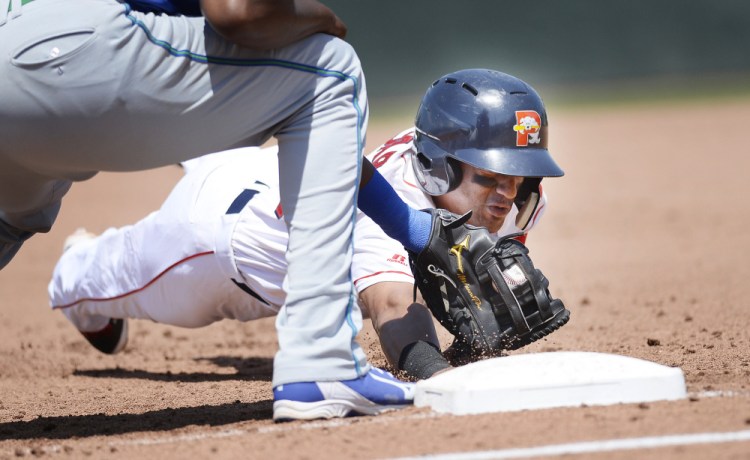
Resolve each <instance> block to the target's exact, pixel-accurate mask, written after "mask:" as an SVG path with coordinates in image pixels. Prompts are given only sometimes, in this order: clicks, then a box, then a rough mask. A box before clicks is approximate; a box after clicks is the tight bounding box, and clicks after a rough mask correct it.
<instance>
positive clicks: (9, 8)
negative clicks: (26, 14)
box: [0, 0, 21, 26]
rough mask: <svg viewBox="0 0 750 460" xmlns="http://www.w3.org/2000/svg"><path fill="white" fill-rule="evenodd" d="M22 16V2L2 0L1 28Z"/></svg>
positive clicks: (0, 2)
mask: <svg viewBox="0 0 750 460" xmlns="http://www.w3.org/2000/svg"><path fill="white" fill-rule="evenodd" d="M20 15H21V0H0V26H3V25H5V23H6V22H8V17H10V18H11V19H15V18H17V17H18V16H20Z"/></svg>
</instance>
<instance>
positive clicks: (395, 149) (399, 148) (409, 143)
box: [367, 127, 414, 167]
mask: <svg viewBox="0 0 750 460" xmlns="http://www.w3.org/2000/svg"><path fill="white" fill-rule="evenodd" d="M413 141H414V127H411V128H407V129H405V130H403V131H401V132H400V133H398V134H396V135H395V136H393V137H391V138H390V139H388V140H387V141H385V142H384V143H383V144H381V145H379V146H378V147H377V148H375V149H374V150H373V151H371V152H370V153H368V154H367V158H368V159H369V160H370V161H372V162H373V164H374V162H375V161H378V159H380V160H379V161H383V160H382V159H383V158H385V157H386V155H384V154H386V153H388V152H390V153H388V155H387V157H388V158H390V156H392V155H394V154H396V153H403V152H405V151H408V150H410V149H411V148H412V147H413V146H414V143H413ZM388 158H385V161H387V159H388ZM375 166H376V167H377V165H375Z"/></svg>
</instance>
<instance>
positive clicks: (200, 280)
mask: <svg viewBox="0 0 750 460" xmlns="http://www.w3.org/2000/svg"><path fill="white" fill-rule="evenodd" d="M440 139H447V140H448V142H449V143H450V144H446V143H445V142H443V141H441V140H440ZM546 146H547V115H546V111H545V108H544V106H543V103H542V100H541V98H540V97H539V96H538V94H537V93H536V92H535V91H534V90H533V89H532V88H531V87H530V86H529V85H527V84H526V83H525V82H523V81H521V80H519V79H517V78H515V77H513V76H510V75H507V74H504V73H501V72H497V71H493V70H487V69H467V70H462V71H458V72H454V73H451V74H449V75H446V76H443V77H441V78H440V79H438V80H436V81H435V82H434V83H433V84H432V85H431V86H430V88H429V89H428V90H427V93H426V94H425V96H424V98H423V100H422V102H421V105H420V107H419V110H418V113H417V117H416V123H415V127H412V128H409V129H407V130H405V131H403V132H401V133H399V134H397V135H396V136H394V137H393V138H392V139H391V140H389V141H388V142H386V143H385V144H384V145H382V146H380V147H379V148H377V149H375V150H374V151H373V152H372V153H371V154H369V155H368V158H369V160H370V161H371V162H372V164H373V165H374V166H375V167H376V168H377V170H378V171H379V173H380V174H381V175H382V176H383V177H384V178H385V179H386V180H387V181H388V182H389V183H390V185H391V186H392V187H393V189H395V190H396V192H397V193H398V195H399V196H400V198H401V199H403V200H404V201H405V202H406V203H407V204H408V205H409V206H410V207H412V208H414V209H430V210H433V215H436V216H438V217H436V219H438V220H436V222H439V221H440V220H439V219H442V218H446V216H447V220H446V222H447V224H446V228H448V227H450V226H451V225H453V223H455V222H459V223H460V225H459V226H458V227H456V226H453V227H450V228H452V229H461V231H462V232H463V233H465V234H466V235H468V236H471V237H473V238H474V239H478V240H481V238H483V237H484V234H488V235H490V238H491V242H490V243H488V244H487V245H485V246H481V248H483V249H484V248H487V247H491V248H492V250H493V254H494V252H498V253H500V251H501V249H502V250H503V251H506V252H504V253H503V254H504V257H505V258H510V259H512V258H514V257H515V258H516V259H518V263H517V264H515V265H512V266H511V267H510V268H508V267H505V269H504V271H503V272H502V276H503V277H505V278H509V279H510V281H509V283H506V284H508V285H510V286H511V287H512V289H511V290H509V291H508V292H511V298H515V299H517V300H515V302H516V303H517V305H518V306H519V307H520V311H521V314H520V321H521V322H523V325H525V327H526V329H524V328H523V326H522V327H520V329H519V328H518V327H516V326H517V325H515V324H514V323H513V320H511V319H508V318H506V316H507V315H505V316H504V314H505V313H501V312H498V313H496V314H494V315H492V317H491V318H489V319H488V318H486V317H485V318H482V317H481V316H480V315H478V314H477V315H475V318H476V319H474V320H473V321H471V322H469V323H466V322H460V321H454V319H451V317H450V315H448V316H447V317H446V316H445V313H444V312H445V311H457V312H459V313H461V312H467V311H469V309H468V308H467V306H466V305H462V304H461V301H460V299H457V298H452V300H450V304H451V306H450V308H449V307H446V306H445V305H446V303H447V301H444V298H446V297H450V296H447V295H442V298H440V299H438V300H435V299H433V298H432V296H431V293H430V290H429V289H430V286H432V285H433V284H435V282H434V280H432V279H431V278H430V276H429V275H425V276H422V275H421V274H419V273H420V271H419V269H416V271H415V269H414V268H413V267H410V264H412V265H414V264H416V263H417V259H419V258H420V257H426V256H425V255H424V252H423V253H422V254H419V255H418V254H415V253H414V252H412V251H410V250H408V249H405V248H404V245H403V244H402V243H401V242H399V241H396V240H394V239H393V238H391V237H389V236H388V235H387V234H386V233H385V232H384V230H383V229H382V228H381V227H379V226H378V225H377V224H375V222H374V221H373V220H372V219H371V218H370V217H368V216H367V215H366V214H365V213H363V212H362V211H359V212H358V213H357V216H356V226H355V232H354V252H353V261H352V265H351V278H352V280H353V285H354V287H355V289H356V292H357V294H358V300H359V302H358V304H359V306H361V307H362V309H363V311H364V313H365V314H366V315H367V316H369V317H370V318H371V320H372V322H373V325H374V328H375V330H376V331H377V333H378V335H379V339H380V343H381V346H382V349H383V352H384V354H385V356H386V358H387V360H388V362H389V364H390V366H391V367H392V368H394V369H397V370H399V371H404V372H406V373H407V374H409V375H410V376H411V377H413V378H417V379H423V378H428V377H430V376H431V375H434V374H435V373H436V372H440V371H443V370H445V369H448V368H449V367H450V365H451V364H450V363H449V361H448V360H447V359H446V358H445V357H444V356H443V354H442V353H441V345H440V343H439V341H438V338H437V334H436V331H435V328H434V325H433V321H432V317H433V315H434V316H435V317H436V318H438V319H439V320H440V322H441V323H442V324H443V325H444V326H445V327H446V328H447V329H448V330H449V331H450V332H452V333H453V334H454V335H455V337H456V338H455V340H454V342H453V346H452V347H451V349H452V351H453V352H455V353H458V354H460V355H462V357H463V358H467V359H476V358H477V357H479V356H481V355H482V354H485V353H486V352H492V351H501V350H503V349H515V348H518V347H520V346H523V345H525V344H528V343H530V342H532V341H534V340H537V339H539V338H541V337H543V336H545V335H547V334H549V333H551V332H553V331H554V330H555V329H557V328H559V327H561V326H562V325H564V324H565V323H566V322H567V321H568V315H569V312H568V311H567V310H566V309H565V308H564V307H563V306H562V303H561V302H560V301H559V300H556V299H551V298H550V297H549V296H548V291H546V287H547V284H545V283H546V278H544V277H543V275H541V272H539V271H538V270H535V269H533V267H531V269H529V270H525V269H523V270H522V269H519V268H518V267H519V265H523V264H526V263H528V264H530V261H529V260H528V258H527V257H526V258H524V257H523V255H521V256H519V255H518V254H510V253H509V252H507V250H506V249H505V246H501V244H500V243H502V244H504V245H507V244H508V241H511V240H509V239H508V238H507V237H509V236H510V237H513V238H514V239H513V240H512V242H513V243H512V244H510V246H511V247H512V248H515V249H517V248H518V247H521V248H523V245H522V244H520V243H519V242H524V241H525V239H526V235H527V233H528V232H529V231H530V230H531V229H532V228H533V227H534V226H535V225H537V224H538V222H539V220H540V218H541V217H542V215H543V213H544V210H545V207H546V203H547V198H546V195H545V194H544V193H543V191H542V187H541V179H542V177H548V176H561V175H562V174H563V172H562V170H561V169H560V168H559V166H558V165H557V164H556V163H555V161H554V160H553V159H552V157H551V156H550V154H549V152H548V151H547V148H546ZM277 154H278V155H277ZM278 158H280V153H279V149H278V148H277V147H269V148H266V149H260V148H258V147H251V148H244V149H234V150H228V151H224V152H221V153H216V154H212V155H207V156H204V157H201V158H197V159H194V160H190V161H187V162H183V166H184V168H185V171H186V174H185V176H184V178H182V179H181V180H180V182H179V183H178V184H177V185H176V186H175V188H174V190H173V191H172V192H171V194H170V195H169V197H168V198H167V200H166V201H165V202H164V204H163V206H162V207H161V209H159V210H158V211H155V212H153V213H151V214H150V215H148V216H147V217H146V218H145V219H143V220H141V221H139V222H137V223H135V224H134V225H131V226H127V227H123V228H119V229H109V230H107V231H105V232H104V233H103V234H101V235H99V236H98V237H94V236H93V235H87V234H75V235H73V236H72V237H71V238H69V239H68V242H67V243H66V246H67V248H66V250H65V252H64V253H63V256H62V257H61V259H60V260H59V262H58V264H57V266H56V267H55V270H54V274H53V278H52V280H51V282H50V284H49V295H50V303H51V306H52V308H54V309H57V310H60V311H61V312H62V313H63V314H64V315H65V316H66V317H67V318H68V319H69V320H70V321H71V322H72V323H73V325H74V326H75V327H76V328H77V329H78V330H79V331H80V332H82V333H83V335H84V336H85V337H86V338H87V339H88V340H89V342H91V343H92V345H94V346H95V347H96V348H97V349H99V350H100V351H102V352H104V353H117V352H119V351H121V350H122V349H123V348H124V347H125V345H126V343H127V339H128V336H127V319H128V318H138V319H151V320H153V321H157V322H161V323H165V324H171V325H175V326H181V327H201V326H206V325H208V324H210V323H212V322H215V321H218V320H222V319H235V320H240V321H248V320H253V319H258V318H262V317H267V316H272V315H277V314H279V315H281V313H280V308H281V307H282V305H284V302H285V298H286V297H287V296H288V295H289V294H288V293H287V292H286V287H287V286H286V285H285V283H286V281H285V275H286V274H287V271H288V269H289V266H288V260H287V258H286V257H288V253H287V252H286V248H287V245H288V244H289V225H288V223H287V221H286V220H285V218H284V216H285V215H286V213H287V212H288V211H287V209H286V208H285V205H284V203H283V202H282V200H281V199H280V193H279V189H280V181H279V174H278V169H279V163H278ZM246 171H252V172H251V173H250V174H248V173H247V172H246ZM360 203H361V197H360ZM435 208H443V209H445V210H447V211H450V213H446V215H441V214H439V213H437V214H435V212H434V209H435ZM469 211H471V214H470V215H469V217H468V221H467V220H466V219H467V217H466V216H467V214H466V213H467V212H469ZM459 216H461V217H459ZM462 220H463V221H462ZM438 226H439V225H436V227H438ZM474 226H480V227H486V229H487V230H488V231H489V233H487V230H484V229H481V230H483V231H484V233H479V230H480V229H477V228H476V227H474ZM467 229H468V230H467ZM475 230H476V231H477V233H472V232H474V231H475ZM450 231H453V230H447V232H450ZM463 233H462V235H463ZM435 234H436V233H435V231H433V235H431V238H433V237H434V235H435ZM461 238H462V242H465V243H466V244H465V246H466V249H465V251H464V253H465V254H469V255H468V256H465V257H467V260H468V259H470V258H474V257H475V258H477V260H483V261H484V260H488V259H487V255H486V254H484V253H483V254H477V255H476V256H474V255H471V251H472V250H473V249H471V248H470V247H469V243H468V241H469V239H468V238H464V237H463V236H461ZM456 247H457V246H454V247H453V248H452V249H451V251H454V252H455V248H456ZM463 247H464V246H461V248H463ZM445 249H446V250H445V251H444V252H445V253H448V252H451V251H449V250H448V248H445ZM436 252H439V251H436ZM480 252H481V251H480ZM508 254H510V255H508ZM498 260H504V259H502V258H499V259H498ZM428 265H429V264H428ZM444 265H450V262H447V263H445V264H444ZM459 265H460V263H459ZM309 267H310V268H309V269H317V268H316V267H318V266H317V264H316V265H313V264H312V263H311V264H310V265H309ZM513 267H515V271H514V268H513ZM477 272H479V270H477ZM415 273H416V274H418V275H417V276H418V282H422V283H424V284H425V286H426V287H425V288H424V290H423V289H422V286H420V291H422V294H426V295H424V298H425V299H429V301H425V300H424V299H423V298H422V296H420V295H417V296H416V297H415V289H414V286H415ZM458 273H459V274H461V271H460V270H459V271H458ZM519 273H520V274H519ZM466 275H468V273H466V274H464V277H463V278H461V277H460V276H459V277H458V278H457V279H464V278H466ZM444 276H446V275H444ZM447 276H450V274H447ZM506 281H507V280H506ZM496 283H497V282H496ZM536 283H542V284H541V285H539V284H536ZM480 284H481V283H480ZM540 286H541V289H539V287H540ZM524 287H535V288H534V289H531V291H532V292H533V293H532V294H531V295H529V293H528V291H529V290H528V289H527V290H526V291H524V289H525V288H524ZM485 288H486V286H477V287H475V288H474V292H476V293H477V294H478V295H479V296H482V297H487V298H488V299H492V295H490V294H489V293H488V292H487V291H486V290H484V289H485ZM437 289H438V290H440V289H441V287H440V286H438V287H437ZM448 290H450V289H448ZM445 291H446V289H445V287H442V291H440V292H445ZM466 291H469V289H468V288H467V289H466ZM545 291H546V292H547V295H546V296H545V295H544V294H543V293H544V292H545ZM498 295H500V294H498ZM545 300H546V301H547V302H546V304H545ZM482 301H485V300H482ZM495 303H498V304H501V303H502V302H497V301H496V302H495ZM425 304H426V305H425ZM495 308H496V307H495V306H494V304H493V306H492V307H491V308H490V307H487V308H485V310H488V311H493V309H495ZM282 311H283V310H282ZM503 311H504V312H506V311H511V309H510V308H505V310H503ZM431 313H432V314H431ZM461 314H463V313H461ZM510 316H512V315H510ZM279 318H281V316H279ZM540 318H541V319H540ZM515 319H518V318H515ZM277 321H278V320H277ZM307 321H309V322H310V323H314V322H315V321H318V319H317V317H310V318H307ZM351 321H352V322H353V325H352V327H353V329H355V330H360V329H361V327H362V315H361V314H360V312H359V309H352V313H351ZM467 324H468V325H467ZM466 327H471V328H474V329H478V330H481V331H482V333H481V334H478V333H476V331H474V332H471V331H468V332H467V330H465V328H466ZM490 330H497V331H496V332H495V333H492V332H491V331H490ZM483 335H486V337H482V336H483ZM480 337H481V338H483V340H485V342H486V343H479V342H477V339H478V338H480ZM297 340H298V342H299V343H298V345H299V346H300V347H303V348H304V347H315V346H316V344H315V343H314V342H310V341H307V342H306V340H308V338H306V337H305V336H304V335H301V336H300V337H298V338H297ZM298 365H299V366H314V365H315V364H314V363H312V362H306V361H304V360H302V359H300V361H299V362H298ZM371 372H377V374H376V376H377V377H378V378H381V376H382V378H389V379H390V378H391V377H390V376H389V374H386V373H383V372H382V371H380V370H377V369H374V370H373V371H371ZM286 391H289V390H287V386H286V385H279V386H275V388H274V395H275V403H274V419H277V420H284V419H289V418H320V417H330V416H342V415H345V414H346V413H348V412H349V411H352V412H356V413H369V412H368V411H375V410H380V409H383V408H393V407H397V406H399V405H403V404H402V403H401V402H400V401H399V400H396V401H397V402H395V403H392V404H380V405H378V404H376V403H374V402H372V401H368V400H367V399H366V397H365V398H362V399H361V400H357V401H348V402H347V403H346V404H344V403H341V402H340V404H341V405H342V406H341V407H337V408H335V410H334V409H332V408H331V407H330V406H329V407H318V408H312V409H311V408H306V409H300V408H299V407H297V406H295V405H293V404H285V403H283V401H287V399H285V397H284V395H283V393H284V392H286ZM321 391H322V392H323V393H324V394H325V392H326V391H327V390H326V389H325V388H322V389H321ZM331 391H332V390H331ZM355 391H356V389H355ZM404 391H410V389H407V390H404ZM399 398H401V400H403V397H402V396H399ZM280 402H281V403H280ZM376 406H378V407H376Z"/></svg>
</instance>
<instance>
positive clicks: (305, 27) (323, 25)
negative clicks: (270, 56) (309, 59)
mask: <svg viewBox="0 0 750 460" xmlns="http://www.w3.org/2000/svg"><path fill="white" fill-rule="evenodd" d="M201 9H202V11H203V15H204V16H205V18H206V20H207V21H208V22H209V24H211V26H212V27H213V28H214V30H215V31H216V32H217V33H218V34H219V35H221V36H223V37H224V38H226V39H227V40H229V41H231V42H233V43H236V44H238V45H240V46H244V47H247V48H253V49H260V50H269V49H274V48H281V47H284V46H287V45H289V44H292V43H294V42H296V41H299V40H301V39H303V38H305V37H307V36H309V35H312V34H314V33H319V32H320V33H327V34H330V35H334V36H337V37H340V38H344V36H345V35H346V26H345V25H344V23H343V22H342V21H341V20H340V19H339V18H338V17H337V16H336V15H335V14H334V13H333V11H331V10H330V9H329V8H328V7H326V6H325V5H323V4H321V3H319V2H318V1H317V0H201Z"/></svg>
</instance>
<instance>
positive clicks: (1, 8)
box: [0, 0, 10, 27]
mask: <svg viewBox="0 0 750 460" xmlns="http://www.w3.org/2000/svg"><path fill="white" fill-rule="evenodd" d="M9 10H10V0H0V27H2V26H3V25H5V23H6V22H7V20H8V11H9Z"/></svg>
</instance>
